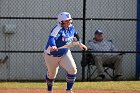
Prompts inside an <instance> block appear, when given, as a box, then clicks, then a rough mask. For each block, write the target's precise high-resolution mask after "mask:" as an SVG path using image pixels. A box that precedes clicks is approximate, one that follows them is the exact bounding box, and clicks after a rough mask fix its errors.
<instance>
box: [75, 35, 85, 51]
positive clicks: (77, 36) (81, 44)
mask: <svg viewBox="0 0 140 93" xmlns="http://www.w3.org/2000/svg"><path fill="white" fill-rule="evenodd" d="M74 37H76V39H77V41H79V43H80V44H79V47H80V48H81V49H82V50H83V49H84V50H87V47H86V46H85V45H84V44H83V43H82V42H81V39H80V36H79V34H78V33H76V34H75V35H74Z"/></svg>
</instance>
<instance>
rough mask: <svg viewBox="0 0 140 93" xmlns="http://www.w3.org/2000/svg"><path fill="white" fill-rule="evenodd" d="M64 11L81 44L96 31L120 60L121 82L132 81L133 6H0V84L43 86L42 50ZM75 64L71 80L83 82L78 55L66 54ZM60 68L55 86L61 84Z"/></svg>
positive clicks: (22, 1)
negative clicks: (21, 82)
mask: <svg viewBox="0 0 140 93" xmlns="http://www.w3.org/2000/svg"><path fill="white" fill-rule="evenodd" d="M62 11H68V12H70V14H71V15H72V18H73V24H74V25H75V27H76V30H77V31H78V32H79V33H80V36H81V38H82V40H83V42H84V43H85V44H86V45H88V44H87V41H88V40H90V39H92V38H93V37H94V32H95V30H96V29H101V30H103V31H104V37H105V39H109V40H110V39H111V40H112V41H113V43H114V44H115V46H117V47H118V49H119V51H121V52H126V54H125V56H124V59H123V64H122V65H123V67H124V68H123V70H124V78H125V79H126V80H128V79H131V80H134V79H135V74H136V70H135V69H136V31H137V29H136V25H137V24H136V23H137V21H138V20H137V17H136V15H137V0H87V1H86V0H0V51H1V52H0V59H1V60H3V59H4V58H5V56H8V60H7V61H6V62H5V63H1V64H0V73H1V75H0V80H16V81H17V80H45V75H46V72H47V69H46V66H45V63H44V59H43V49H44V46H45V44H46V42H47V39H48V35H49V33H50V30H51V28H52V27H53V26H54V25H55V24H56V23H57V17H56V16H57V14H58V13H60V12H62ZM71 50H72V53H73V57H74V59H75V61H76V64H77V68H78V74H77V80H84V79H85V78H86V73H87V70H86V69H87V67H86V66H85V67H82V66H81V60H82V56H83V53H82V52H81V51H80V49H79V48H78V47H74V48H72V49H71ZM64 74H66V72H65V71H64V70H63V69H62V68H60V69H59V73H58V75H57V78H56V80H65V77H63V76H64Z"/></svg>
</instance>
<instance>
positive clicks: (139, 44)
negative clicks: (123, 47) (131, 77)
mask: <svg viewBox="0 0 140 93" xmlns="http://www.w3.org/2000/svg"><path fill="white" fill-rule="evenodd" d="M137 19H138V20H137V33H136V35H137V40H136V51H140V37H139V36H140V21H139V19H140V0H137ZM139 77H140V54H139V53H137V54H136V79H137V80H138V79H139Z"/></svg>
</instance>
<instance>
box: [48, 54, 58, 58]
mask: <svg viewBox="0 0 140 93" xmlns="http://www.w3.org/2000/svg"><path fill="white" fill-rule="evenodd" d="M47 55H49V56H52V57H61V56H60V55H51V54H47Z"/></svg>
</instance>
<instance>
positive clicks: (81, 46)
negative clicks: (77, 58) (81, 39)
mask: <svg viewBox="0 0 140 93" xmlns="http://www.w3.org/2000/svg"><path fill="white" fill-rule="evenodd" d="M79 47H80V48H81V49H82V50H85V51H87V50H88V48H87V47H86V46H85V45H84V44H82V43H80V44H79Z"/></svg>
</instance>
